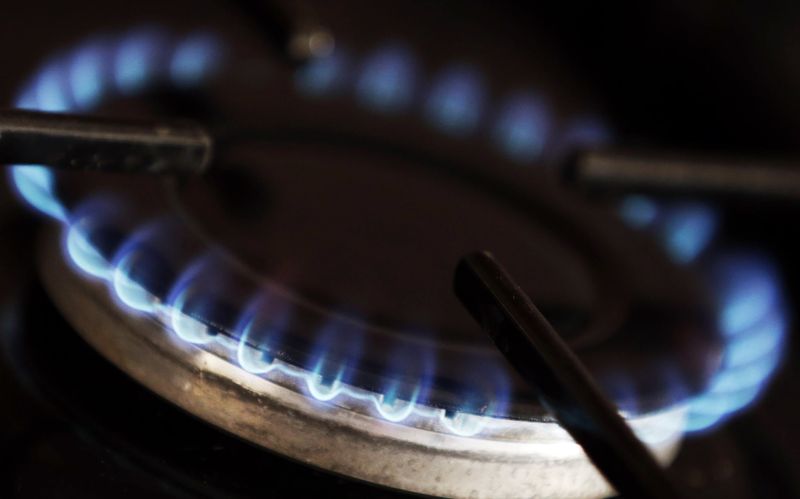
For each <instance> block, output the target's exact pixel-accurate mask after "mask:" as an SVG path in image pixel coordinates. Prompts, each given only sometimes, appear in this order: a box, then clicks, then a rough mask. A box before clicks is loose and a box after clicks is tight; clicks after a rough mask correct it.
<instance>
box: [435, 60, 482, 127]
mask: <svg viewBox="0 0 800 499" xmlns="http://www.w3.org/2000/svg"><path fill="white" fill-rule="evenodd" d="M483 101H484V89H483V82H482V81H481V74H480V72H478V70H477V69H476V68H474V67H470V66H465V65H458V66H453V67H449V68H446V69H445V70H444V71H442V73H441V74H440V75H438V76H437V78H436V80H435V81H434V84H433V88H432V90H431V93H430V95H429V96H428V100H427V102H426V108H425V114H426V116H427V118H428V120H430V121H431V123H433V124H434V125H435V126H436V127H437V128H439V129H441V130H442V131H444V132H446V133H448V134H452V135H458V136H464V135H467V134H469V133H470V132H474V131H475V129H476V128H477V127H478V124H479V121H480V118H481V113H482V112H483Z"/></svg>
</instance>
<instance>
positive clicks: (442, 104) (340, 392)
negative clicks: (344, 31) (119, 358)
mask: <svg viewBox="0 0 800 499" xmlns="http://www.w3.org/2000/svg"><path fill="white" fill-rule="evenodd" d="M114 47H116V48H114ZM214 47H215V45H214V44H213V43H212V42H211V40H210V39H209V38H207V35H202V34H199V35H196V36H194V37H190V38H187V39H184V40H183V41H181V42H179V43H178V44H177V45H175V46H174V47H170V45H169V43H168V41H167V39H166V38H165V37H163V36H162V35H161V34H160V33H159V32H157V31H154V30H140V31H136V32H133V33H132V34H130V35H127V36H125V37H123V38H122V39H121V40H117V41H113V40H112V41H108V42H98V41H97V40H95V41H93V42H90V43H87V44H84V45H82V46H81V47H80V48H79V49H78V50H77V51H76V52H74V53H72V54H69V55H68V57H62V58H57V59H53V60H52V61H51V62H50V63H48V64H47V65H45V66H44V67H43V68H42V69H41V70H40V71H39V72H38V73H37V74H36V75H35V78H33V79H32V80H31V83H30V84H29V85H27V86H26V87H25V88H24V89H23V91H22V92H21V93H20V97H19V98H18V99H17V101H16V105H17V107H21V108H27V109H43V110H52V111H70V110H85V109H89V108H91V107H92V106H94V105H96V104H98V103H99V102H100V100H101V99H102V98H103V97H106V96H109V95H113V94H114V92H115V90H116V91H119V92H122V93H129V92H135V91H139V90H142V89H144V88H146V87H148V86H151V85H152V84H154V83H157V82H158V81H159V79H160V78H167V77H168V78H170V79H171V81H172V82H173V83H174V84H177V85H194V84H196V83H198V82H200V81H202V80H205V79H207V78H208V77H209V76H210V75H211V74H212V73H213V71H214V68H216V66H217V55H215V54H216V53H215V52H214V51H215V50H216V49H215V48H214ZM170 54H171V56H170ZM165 55H166V56H165ZM343 64H344V63H343V62H341V60H339V61H338V62H337V59H336V57H332V58H327V59H324V60H322V61H320V66H317V67H316V69H313V68H312V69H309V70H308V72H307V73H305V76H302V75H298V80H297V85H298V88H299V89H300V90H301V91H304V90H305V91H307V92H309V94H313V93H314V92H318V93H319V94H321V93H325V92H328V91H329V90H331V89H334V88H336V87H337V86H338V85H341V81H342V78H344V75H343V70H342V69H341V68H342V67H343ZM326 65H327V66H326ZM415 79H416V68H415V63H414V58H413V57H412V55H411V54H410V53H409V52H408V51H407V50H406V49H405V48H403V47H400V46H387V47H384V48H383V49H381V50H379V51H377V52H375V53H373V55H372V56H371V57H370V58H369V60H368V61H367V62H366V64H365V65H364V66H363V71H362V73H361V77H360V78H359V79H358V81H357V89H356V90H357V95H358V97H359V99H360V100H361V102H362V103H364V104H365V105H367V106H369V107H372V108H373V109H376V110H381V111H386V112H391V111H397V110H401V109H404V108H405V107H407V106H408V105H410V104H411V102H412V101H413V100H414V90H415V83H416V82H415ZM304 85H305V87H304ZM476 96H479V97H476ZM482 98H483V97H482V88H481V84H480V78H479V75H478V74H476V73H474V72H472V73H470V71H466V72H459V71H455V70H451V71H450V72H449V73H448V72H447V71H446V72H445V73H443V75H442V76H441V77H440V78H439V80H437V82H436V84H435V85H434V87H433V93H432V94H431V96H430V98H429V99H428V100H426V101H425V102H426V103H427V106H428V107H427V110H426V112H427V113H428V116H429V118H431V119H434V118H433V117H435V119H434V122H436V123H439V124H440V128H441V129H442V130H443V131H445V132H448V133H456V132H458V133H461V132H460V131H461V130H463V131H464V133H466V131H468V130H471V129H472V127H474V126H477V121H478V120H479V118H480V115H481V107H480V106H474V105H473V106H472V107H470V106H468V105H467V103H469V102H472V103H473V104H474V103H475V102H478V101H480V100H481V99H482ZM549 125H550V124H549V116H548V113H547V112H546V109H545V107H544V106H543V104H542V103H541V101H539V100H538V99H537V98H536V97H535V96H534V95H532V94H520V95H517V96H514V97H512V98H510V99H508V100H507V101H506V105H505V106H504V107H503V109H502V110H501V112H500V113H499V115H498V120H497V122H496V123H495V127H494V133H495V135H494V137H495V139H496V140H497V143H498V145H499V146H500V147H501V149H502V150H503V151H504V152H506V153H507V154H508V155H509V156H510V157H512V158H514V159H517V160H520V161H530V160H533V159H537V158H539V157H540V156H541V153H542V151H543V149H544V147H545V143H546V141H547V140H548V136H549V133H550V130H549ZM570 130H571V131H568V132H567V135H569V134H570V133H572V134H573V135H574V137H572V138H570V137H565V138H564V139H563V140H564V141H567V142H571V141H573V140H577V141H590V142H592V141H595V140H603V138H602V133H601V132H602V128H596V129H593V128H592V127H591V126H586V127H581V126H578V124H576V125H575V127H572V128H570ZM11 178H12V181H13V182H14V185H15V187H16V189H17V191H18V193H19V194H20V195H21V196H22V197H23V198H24V199H25V200H26V201H27V202H28V203H29V204H31V205H32V206H34V207H35V208H37V209H38V210H40V211H42V212H44V213H46V214H48V215H50V216H52V217H54V218H56V219H58V220H61V221H62V222H64V223H65V225H66V227H65V242H64V246H65V250H66V252H67V254H68V255H69V258H70V260H71V261H72V262H73V263H74V264H75V265H76V266H78V267H79V268H80V269H82V271H84V272H87V273H89V274H90V275H93V276H95V277H98V278H101V279H103V280H105V281H107V282H108V283H109V285H110V289H112V290H113V292H114V295H115V296H116V297H117V298H118V299H119V302H120V303H121V304H124V305H126V306H127V307H129V308H130V309H132V310H136V311H139V312H141V313H145V314H149V315H153V316H155V317H158V318H160V319H163V320H164V321H165V326H167V327H168V328H170V329H171V330H172V331H173V332H174V333H175V334H176V335H177V336H178V337H180V338H182V339H184V340H185V341H188V342H191V343H198V344H207V343H211V342H215V343H216V344H219V345H222V346H223V347H225V348H227V349H229V350H230V352H231V356H232V358H233V359H236V360H238V362H239V364H240V365H241V366H242V368H243V369H244V370H246V371H249V372H251V373H254V374H258V375H261V376H270V375H271V373H280V375H282V376H286V377H289V378H292V379H294V380H297V381H298V382H299V383H300V385H302V386H304V387H305V388H306V390H307V391H308V393H309V394H310V395H311V396H312V397H313V398H314V399H317V400H321V401H326V402H332V401H334V400H336V399H339V398H347V399H349V400H354V401H362V402H365V403H367V404H369V405H370V406H371V407H372V408H373V409H374V411H375V414H376V415H378V416H380V417H382V418H383V419H385V420H387V421H390V422H402V421H406V420H408V419H411V418H428V419H430V420H435V421H438V422H439V423H440V424H441V425H442V426H444V427H446V428H448V429H449V430H450V431H452V432H453V433H456V434H459V435H465V436H472V435H476V434H478V433H479V432H480V431H481V430H482V429H483V427H484V426H485V424H486V422H487V420H488V419H487V416H497V415H502V414H503V413H504V411H505V405H506V403H507V400H506V397H504V396H503V394H505V395H507V388H508V387H507V381H506V382H503V381H502V380H494V381H493V380H492V379H490V378H491V376H487V377H486V380H488V381H487V383H488V385H486V386H485V387H484V388H486V389H487V390H488V391H489V392H490V393H493V394H499V396H497V397H495V398H494V400H489V402H488V404H486V400H483V398H482V397H480V396H477V395H479V394H473V395H476V396H474V397H473V396H469V397H467V396H465V402H464V404H463V406H462V409H464V410H461V411H444V410H441V409H436V408H432V407H429V406H426V405H424V404H425V394H426V391H427V389H428V387H427V386H426V383H428V382H429V381H430V379H431V373H430V372H429V371H430V366H428V365H427V363H426V362H422V363H413V362H409V363H403V362H399V363H398V366H389V367H388V369H389V370H390V371H391V372H390V373H387V378H389V379H393V377H392V375H397V378H394V379H399V378H404V379H408V378H415V379H418V380H420V381H419V382H418V383H417V384H416V385H414V384H413V383H412V384H411V388H410V389H409V388H405V391H401V390H400V385H399V383H398V382H389V383H388V385H387V386H386V387H385V389H384V390H383V393H375V392H370V391H367V390H362V389H359V388H355V387H353V386H350V385H348V384H347V380H346V379H344V378H345V373H346V372H347V369H346V368H347V367H348V366H347V364H346V363H345V362H344V361H342V360H337V359H336V358H335V357H333V356H332V354H331V353H330V352H329V351H328V350H329V349H328V348H327V347H326V345H325V341H320V343H319V344H318V345H317V350H318V351H317V353H316V354H315V356H314V361H313V362H312V364H311V365H309V366H306V367H299V366H293V365H290V364H288V363H286V362H283V361H281V360H278V359H276V357H275V355H274V354H273V353H272V351H271V349H270V346H271V344H273V342H275V344H276V343H277V338H278V337H279V336H280V335H281V334H283V333H284V332H285V331H286V330H287V328H288V327H289V324H290V319H289V317H290V314H289V313H288V311H287V310H278V311H274V312H275V313H274V314H271V315H270V317H269V318H266V317H264V316H259V313H261V312H253V309H252V308H250V310H251V313H250V314H249V315H248V314H244V315H243V316H242V318H240V321H239V324H238V325H237V326H236V327H235V328H234V330H235V331H238V332H239V333H240V336H238V337H236V338H233V337H230V336H228V335H227V334H220V331H219V330H217V329H216V328H215V326H214V325H212V322H210V321H208V320H204V316H203V312H204V311H206V310H205V309H204V307H207V306H208V303H204V302H203V301H202V296H200V298H201V300H200V301H198V295H197V289H196V280H197V279H198V277H199V276H200V273H201V272H202V270H203V268H204V263H203V262H202V261H199V262H198V263H196V264H194V265H192V266H190V267H189V268H188V269H186V270H185V271H184V272H183V273H182V274H181V276H180V277H179V278H178V279H177V281H170V282H175V284H174V286H173V288H172V289H171V290H170V292H169V293H168V294H167V296H164V295H163V294H161V293H160V292H156V291H154V290H153V288H152V287H151V286H150V285H149V283H148V282H147V279H146V278H142V272H144V275H145V277H146V275H147V272H151V271H152V270H153V269H154V268H156V269H158V268H159V267H158V258H157V256H155V255H153V254H151V253H148V251H147V247H146V245H143V244H142V241H141V239H142V238H141V237H138V236H136V235H135V236H134V237H132V238H130V239H129V240H128V241H127V242H126V243H125V244H123V245H121V246H120V248H121V249H119V250H118V251H116V252H115V253H114V255H115V256H114V258H113V259H109V258H108V257H107V255H108V254H109V248H110V246H108V245H106V246H103V248H102V249H101V248H100V246H99V245H98V244H99V243H98V240H97V232H98V231H99V230H101V229H103V227H102V224H101V221H100V220H98V219H93V218H91V217H86V216H82V215H81V214H80V213H75V214H72V215H70V214H68V213H67V210H66V209H65V208H64V206H63V205H62V204H61V203H60V202H59V200H58V198H57V196H56V195H55V179H54V176H53V174H52V172H51V171H50V170H48V169H46V168H44V167H40V166H24V167H23V166H18V167H15V168H14V169H13V170H12V173H11ZM621 213H622V214H623V217H624V218H625V219H626V220H627V221H628V223H630V224H631V225H634V226H637V227H642V228H644V227H651V228H654V229H655V230H658V231H659V233H660V235H661V237H662V240H663V242H664V244H665V246H666V247H667V249H668V251H669V252H670V254H671V255H672V256H673V257H674V258H675V259H676V260H677V261H679V262H682V263H688V262H691V261H694V260H696V259H697V258H699V256H700V255H701V254H702V253H703V252H704V251H706V250H707V248H708V246H709V243H710V241H711V238H712V237H713V233H714V230H715V227H716V213H715V211H714V210H713V209H712V208H710V207H708V206H706V205H700V204H695V203H684V204H679V205H674V204H673V205H662V204H660V203H656V202H655V201H653V200H650V199H647V198H643V197H638V198H637V197H633V198H628V200H627V205H623V207H622V209H621ZM140 232H141V231H140ZM137 234H138V233H137ZM731 261H732V262H733V263H732V264H731V263H726V264H724V265H720V266H719V269H718V270H717V273H716V274H715V276H716V277H715V279H716V280H715V281H714V282H716V283H717V284H718V289H716V291H717V295H718V298H719V302H720V308H719V324H720V328H721V329H722V331H723V332H724V333H725V338H726V345H725V347H726V348H725V350H724V353H723V359H722V365H721V368H720V370H719V371H718V372H717V373H716V374H715V376H714V378H713V379H712V382H711V384H710V386H709V388H708V390H706V391H705V392H704V393H703V394H701V395H700V396H697V397H695V398H693V399H692V400H691V401H690V403H689V422H688V427H689V429H690V430H694V431H701V430H705V429H708V428H711V427H714V426H715V425H716V424H718V423H720V422H722V421H725V420H726V419H727V418H729V417H730V416H731V415H732V414H734V413H736V412H737V411H739V410H741V409H743V408H745V407H746V406H748V405H749V404H751V403H752V402H753V401H755V400H757V398H758V397H759V395H760V394H761V392H762V391H763V388H764V386H766V383H767V382H768V380H769V378H770V376H771V375H772V374H773V373H774V371H775V369H776V368H777V366H778V365H779V363H780V358H781V350H782V346H783V342H784V339H785V330H786V327H787V326H786V322H787V321H786V315H785V313H784V310H783V308H782V300H781V291H780V289H779V286H778V284H777V277H776V275H777V274H776V273H775V271H774V269H772V268H771V267H770V266H769V264H768V262H766V261H764V260H761V259H757V258H753V257H752V256H747V257H737V258H734V259H733V260H731ZM109 262H111V263H109ZM720 276H721V277H720ZM165 294H166V293H165ZM256 302H258V303H260V304H261V305H259V307H262V306H263V299H259V300H256ZM267 308H269V307H267ZM322 336H323V337H324V335H322ZM357 336H358V335H353V337H357ZM333 337H336V338H340V337H338V336H337V335H333ZM397 358H398V359H403V358H405V357H404V356H403V355H400V354H398V356H397ZM420 365H422V366H425V367H422V368H420V367H419V366H420ZM409 366H412V367H409ZM495 381H496V382H497V383H500V385H503V386H500V385H498V384H497V383H495ZM493 383H494V384H493ZM477 384H478V385H480V384H481V383H477ZM484 398H485V397H484Z"/></svg>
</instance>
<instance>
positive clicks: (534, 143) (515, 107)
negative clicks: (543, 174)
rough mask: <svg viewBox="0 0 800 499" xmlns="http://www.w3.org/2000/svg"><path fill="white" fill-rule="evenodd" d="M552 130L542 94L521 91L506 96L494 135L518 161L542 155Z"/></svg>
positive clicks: (528, 160) (537, 157) (532, 159)
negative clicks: (540, 95)
mask: <svg viewBox="0 0 800 499" xmlns="http://www.w3.org/2000/svg"><path fill="white" fill-rule="evenodd" d="M549 133H550V113H549V112H548V110H547V106H546V105H545V103H544V102H543V100H542V98H541V97H539V96H537V95H535V94H533V93H521V94H518V95H514V96H512V97H510V98H508V99H507V100H506V102H505V103H504V104H503V105H502V107H501V109H500V114H499V117H498V120H497V123H496V125H495V129H494V137H495V141H496V142H497V145H498V146H499V147H500V149H501V150H502V151H503V152H505V153H506V154H507V155H508V156H509V157H511V158H512V159H514V160H515V161H519V162H530V161H534V160H537V159H539V157H540V156H541V154H542V151H543V150H544V147H545V144H546V142H547V140H548V139H549V138H550V137H549Z"/></svg>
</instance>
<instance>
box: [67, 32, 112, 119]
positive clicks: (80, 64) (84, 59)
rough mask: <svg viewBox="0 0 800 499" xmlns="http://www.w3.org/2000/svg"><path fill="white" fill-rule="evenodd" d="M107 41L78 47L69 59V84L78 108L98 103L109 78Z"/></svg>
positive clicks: (81, 108)
mask: <svg viewBox="0 0 800 499" xmlns="http://www.w3.org/2000/svg"><path fill="white" fill-rule="evenodd" d="M108 43H109V42H107V41H102V40H97V41H91V42H88V43H86V44H85V45H83V46H82V47H80V48H79V49H78V50H77V51H76V52H75V54H74V56H73V57H72V59H71V64H70V67H69V81H70V83H69V86H70V88H71V91H72V99H73V101H74V103H75V106H76V108H77V109H79V110H89V109H92V108H94V107H95V106H97V105H98V104H99V103H100V100H101V99H102V98H103V94H104V93H105V92H107V89H108V86H109V80H110V73H109V71H108V69H109V65H110V57H111V54H110V51H109V50H108Z"/></svg>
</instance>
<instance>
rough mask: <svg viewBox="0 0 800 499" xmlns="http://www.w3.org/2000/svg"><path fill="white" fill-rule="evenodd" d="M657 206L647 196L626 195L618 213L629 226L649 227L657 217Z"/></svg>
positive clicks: (637, 227)
mask: <svg viewBox="0 0 800 499" xmlns="http://www.w3.org/2000/svg"><path fill="white" fill-rule="evenodd" d="M658 212H659V207H658V205H657V204H656V202H655V201H653V200H652V199H651V198H649V197H647V196H639V195H634V196H626V197H625V198H624V199H623V200H622V203H621V204H620V208H619V214H620V216H621V217H622V219H623V220H624V221H625V222H626V223H627V224H628V225H630V226H631V227H633V228H636V229H644V228H646V227H650V226H651V225H653V223H654V222H655V221H656V219H657V218H658Z"/></svg>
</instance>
